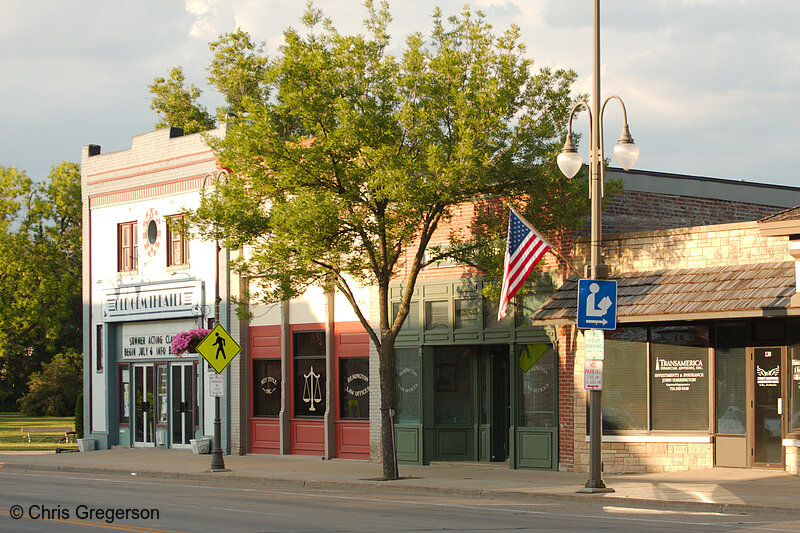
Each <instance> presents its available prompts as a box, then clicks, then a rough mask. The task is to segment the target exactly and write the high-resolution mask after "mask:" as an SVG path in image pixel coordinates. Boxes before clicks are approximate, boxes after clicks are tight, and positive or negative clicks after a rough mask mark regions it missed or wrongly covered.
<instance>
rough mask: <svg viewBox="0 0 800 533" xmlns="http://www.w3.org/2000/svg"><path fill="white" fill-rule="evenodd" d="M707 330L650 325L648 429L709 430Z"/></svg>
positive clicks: (699, 327)
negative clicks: (649, 420)
mask: <svg viewBox="0 0 800 533" xmlns="http://www.w3.org/2000/svg"><path fill="white" fill-rule="evenodd" d="M708 331H709V328H708V327H707V326H664V327H659V328H651V330H650V401H651V403H650V406H651V409H650V417H651V429H653V430H708Z"/></svg>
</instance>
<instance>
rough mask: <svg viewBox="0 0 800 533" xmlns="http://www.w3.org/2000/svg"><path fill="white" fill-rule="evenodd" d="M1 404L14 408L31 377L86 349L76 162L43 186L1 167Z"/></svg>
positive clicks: (65, 165) (53, 172) (59, 169)
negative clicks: (49, 363) (69, 353)
mask: <svg viewBox="0 0 800 533" xmlns="http://www.w3.org/2000/svg"><path fill="white" fill-rule="evenodd" d="M0 198H1V200H0V232H2V239H0V405H1V406H2V407H3V408H6V409H9V408H14V407H15V405H16V401H17V400H18V399H19V398H20V397H21V396H22V395H23V394H25V393H26V392H27V384H28V379H29V377H30V375H31V373H33V372H35V371H38V370H39V369H40V368H41V365H42V364H43V363H44V362H46V361H49V360H50V359H51V358H52V357H53V355H54V354H57V353H61V352H67V351H80V350H81V342H82V337H81V194H80V170H79V168H78V165H77V164H75V163H61V164H60V165H59V166H57V167H53V169H52V170H51V172H50V175H49V177H48V178H47V180H45V181H44V182H42V183H35V182H33V181H32V180H31V179H30V178H28V176H27V175H26V174H25V173H24V172H23V171H20V170H17V169H15V168H3V167H0Z"/></svg>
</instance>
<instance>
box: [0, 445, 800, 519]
mask: <svg viewBox="0 0 800 533" xmlns="http://www.w3.org/2000/svg"><path fill="white" fill-rule="evenodd" d="M224 460H225V466H226V468H227V469H229V470H230V471H229V472H214V473H212V472H209V471H208V470H209V466H210V464H211V456H210V455H193V454H192V453H191V452H190V451H187V450H165V449H160V448H159V449H156V448H123V447H119V448H113V449H111V450H101V451H93V452H86V453H60V454H56V453H53V452H46V453H31V452H10V451H9V452H3V451H0V475H2V471H3V470H24V471H61V472H84V473H97V474H116V475H119V474H123V475H131V474H135V475H137V476H147V477H161V478H164V477H169V478H178V479H196V480H198V481H200V480H202V481H211V480H217V481H225V482H230V483H237V482H238V483H247V484H256V485H262V486H269V487H271V488H274V487H285V488H287V489H291V488H294V489H297V488H319V489H330V490H350V491H362V492H370V493H372V494H376V493H377V494H385V495H390V494H416V495H426V494H429V495H445V496H446V495H452V496H462V497H478V498H492V499H505V500H509V501H525V502H530V501H531V500H533V499H549V500H551V501H552V500H555V499H558V500H565V499H567V500H575V501H589V502H594V503H598V504H602V505H610V506H628V507H651V508H659V509H671V510H683V511H709V512H726V513H748V514H751V513H770V514H775V513H780V514H787V515H798V516H800V505H798V502H799V501H800V477H798V476H795V475H791V474H787V473H785V472H782V471H776V470H747V469H733V468H713V469H707V470H697V471H691V472H670V473H660V474H626V475H608V476H605V477H604V480H605V482H606V485H607V486H609V487H611V488H613V489H614V490H615V492H613V493H608V494H591V495H589V494H577V493H576V491H577V490H578V489H580V488H582V487H583V486H584V484H585V483H586V480H587V479H588V478H587V474H584V473H575V472H548V471H540V470H510V469H509V468H508V467H507V465H506V464H487V463H437V464H434V465H431V466H408V465H400V475H401V477H402V479H400V480H397V481H379V480H378V478H379V477H380V476H381V465H380V464H377V463H370V462H366V461H355V460H348V459H333V460H329V461H324V460H322V459H321V458H319V457H308V456H298V455H290V456H278V455H255V454H253V455H246V456H233V455H226V456H224Z"/></svg>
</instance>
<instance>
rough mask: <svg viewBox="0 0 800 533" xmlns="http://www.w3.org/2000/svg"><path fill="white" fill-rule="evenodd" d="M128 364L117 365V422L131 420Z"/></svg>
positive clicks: (121, 422) (122, 422) (128, 422)
mask: <svg viewBox="0 0 800 533" xmlns="http://www.w3.org/2000/svg"><path fill="white" fill-rule="evenodd" d="M130 372H131V371H130V368H129V367H128V365H120V366H119V423H120V424H130V421H131V403H130V400H131V374H130Z"/></svg>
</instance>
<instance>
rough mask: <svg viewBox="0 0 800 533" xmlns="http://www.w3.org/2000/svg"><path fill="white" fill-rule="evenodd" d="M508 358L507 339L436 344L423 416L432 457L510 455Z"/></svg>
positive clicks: (497, 458) (502, 457) (463, 458)
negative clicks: (491, 342)
mask: <svg viewBox="0 0 800 533" xmlns="http://www.w3.org/2000/svg"><path fill="white" fill-rule="evenodd" d="M509 360H510V357H509V347H508V345H486V346H475V345H472V346H437V347H434V348H433V357H432V358H431V359H429V360H428V364H429V365H431V366H432V368H430V370H432V372H430V373H427V372H426V374H427V375H430V376H432V381H433V383H432V386H431V387H430V388H427V390H430V391H431V396H430V397H429V398H428V401H425V406H426V411H427V413H426V414H425V416H424V419H425V424H424V425H425V426H427V427H426V428H424V432H425V435H426V437H425V439H426V440H425V443H426V448H427V449H426V455H427V456H428V458H429V460H433V461H505V460H507V459H508V450H509V424H510V395H509V376H510V372H509ZM429 437H430V439H429Z"/></svg>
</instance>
